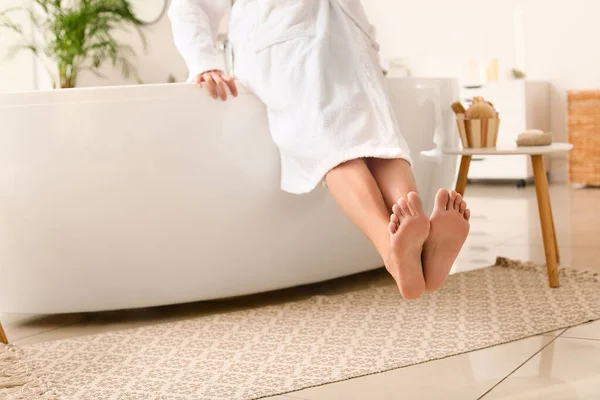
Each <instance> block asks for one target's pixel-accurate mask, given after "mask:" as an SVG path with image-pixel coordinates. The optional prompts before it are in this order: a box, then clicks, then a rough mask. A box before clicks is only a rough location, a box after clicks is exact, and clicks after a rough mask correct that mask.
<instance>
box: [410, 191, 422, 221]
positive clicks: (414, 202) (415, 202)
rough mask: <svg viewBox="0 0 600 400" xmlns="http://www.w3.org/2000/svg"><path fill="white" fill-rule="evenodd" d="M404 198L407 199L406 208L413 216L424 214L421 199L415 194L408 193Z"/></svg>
mask: <svg viewBox="0 0 600 400" xmlns="http://www.w3.org/2000/svg"><path fill="white" fill-rule="evenodd" d="M406 197H407V198H408V207H409V208H410V211H411V212H412V215H413V216H415V215H421V214H425V213H424V212H423V205H422V203H421V198H420V197H419V195H418V193H417V192H410V193H409V194H408V195H407V196H406Z"/></svg>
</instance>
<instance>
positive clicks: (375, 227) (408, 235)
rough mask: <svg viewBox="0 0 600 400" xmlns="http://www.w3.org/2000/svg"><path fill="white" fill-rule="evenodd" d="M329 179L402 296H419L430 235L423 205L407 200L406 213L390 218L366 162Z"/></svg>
mask: <svg viewBox="0 0 600 400" xmlns="http://www.w3.org/2000/svg"><path fill="white" fill-rule="evenodd" d="M326 180H327V185H328V186H329V190H330V192H331V194H332V196H333V197H334V199H335V200H336V201H337V203H338V204H339V205H340V207H341V209H342V210H343V211H344V212H345V213H346V214H347V215H348V216H349V217H350V219H351V220H352V222H354V224H355V225H356V226H358V228H359V229H360V230H361V231H362V232H363V233H364V234H365V235H366V236H367V238H368V239H369V240H370V241H371V242H372V243H373V245H374V246H375V247H376V248H377V250H378V251H379V254H380V255H381V257H382V258H383V260H384V262H385V266H386V268H387V270H388V271H389V272H390V274H391V275H392V276H393V277H394V279H395V280H396V283H397V284H398V288H399V289H400V292H401V293H402V295H403V296H404V297H405V298H407V299H415V298H417V297H419V296H420V295H421V294H422V293H423V291H424V290H425V281H424V279H423V272H422V265H421V260H420V254H421V247H422V245H423V242H424V241H425V239H426V237H427V235H428V233H429V222H428V221H427V217H425V220H423V218H422V216H420V215H417V210H418V209H420V204H414V205H412V204H409V200H411V199H405V201H404V202H403V204H402V206H403V208H404V210H403V209H402V208H401V207H400V205H398V206H396V207H395V212H394V214H392V216H391V217H390V212H391V211H390V209H389V207H386V205H385V202H384V199H383V196H382V194H381V190H380V189H379V187H378V185H377V182H376V181H375V178H374V177H373V175H372V174H371V171H370V170H369V168H368V167H367V163H366V162H365V160H362V159H359V160H353V161H349V162H346V163H344V164H341V165H339V166H338V167H336V168H334V169H333V170H331V171H330V172H329V173H328V174H327V177H326ZM417 199H418V198H417ZM414 200H415V197H414V196H413V197H412V201H414ZM390 220H391V221H392V222H390ZM421 237H422V240H421V239H420V238H421ZM420 240H421V243H419V241H420ZM417 250H418V251H417Z"/></svg>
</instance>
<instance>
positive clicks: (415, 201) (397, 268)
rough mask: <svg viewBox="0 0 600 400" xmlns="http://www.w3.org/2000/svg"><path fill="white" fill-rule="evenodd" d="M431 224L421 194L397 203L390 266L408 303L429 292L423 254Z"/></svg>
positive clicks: (391, 228)
mask: <svg viewBox="0 0 600 400" xmlns="http://www.w3.org/2000/svg"><path fill="white" fill-rule="evenodd" d="M429 225H430V223H429V218H427V216H426V215H425V213H424V212H423V207H422V205H421V199H420V198H419V195H418V194H417V193H415V192H410V193H408V195H407V196H406V198H401V199H399V200H398V202H397V204H394V207H393V208H392V215H391V217H390V224H389V231H390V244H391V255H390V261H389V262H388V264H389V265H386V267H387V269H388V271H389V273H390V274H391V275H392V276H393V277H394V279H395V280H396V283H397V285H398V289H400V293H401V294H402V297H404V298H405V299H407V300H414V299H416V298H418V297H420V296H421V295H422V294H423V293H424V292H425V279H424V276H423V264H422V263H421V254H422V252H423V245H424V243H425V240H426V239H427V237H428V235H429Z"/></svg>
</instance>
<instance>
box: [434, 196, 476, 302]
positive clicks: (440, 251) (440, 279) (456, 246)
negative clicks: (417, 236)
mask: <svg viewBox="0 0 600 400" xmlns="http://www.w3.org/2000/svg"><path fill="white" fill-rule="evenodd" d="M470 217H471V212H470V211H469V210H468V209H467V203H466V202H465V201H464V200H463V198H462V196H461V195H460V194H458V193H456V192H455V191H454V190H453V191H451V192H448V191H447V190H446V189H440V190H439V191H438V193H437V195H436V196H435V207H434V209H433V213H432V214H431V219H430V221H431V232H430V233H429V238H428V239H427V241H426V242H425V247H424V251H423V272H424V274H425V284H426V288H427V291H428V292H432V291H435V290H438V289H439V288H441V287H442V285H443V284H444V282H445V281H446V278H447V277H448V274H449V273H450V269H451V268H452V264H454V261H455V260H456V257H458V253H459V252H460V249H461V248H462V246H463V244H464V243H465V240H467V235H468V234H469V218H470Z"/></svg>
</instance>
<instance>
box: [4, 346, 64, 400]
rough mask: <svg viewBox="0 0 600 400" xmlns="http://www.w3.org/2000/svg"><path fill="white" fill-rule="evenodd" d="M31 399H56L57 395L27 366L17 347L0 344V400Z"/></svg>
mask: <svg viewBox="0 0 600 400" xmlns="http://www.w3.org/2000/svg"><path fill="white" fill-rule="evenodd" d="M31 399H39V400H58V397H57V396H56V393H54V391H52V390H49V389H48V385H47V384H46V382H44V381H42V380H40V379H39V378H38V377H36V376H35V375H34V374H33V373H32V372H31V371H30V370H29V368H27V366H26V365H25V364H24V363H23V354H22V353H21V352H20V351H19V349H17V348H16V347H14V346H13V345H10V344H8V345H2V344H0V400H31Z"/></svg>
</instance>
